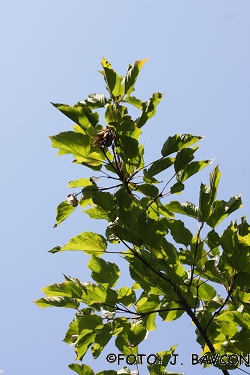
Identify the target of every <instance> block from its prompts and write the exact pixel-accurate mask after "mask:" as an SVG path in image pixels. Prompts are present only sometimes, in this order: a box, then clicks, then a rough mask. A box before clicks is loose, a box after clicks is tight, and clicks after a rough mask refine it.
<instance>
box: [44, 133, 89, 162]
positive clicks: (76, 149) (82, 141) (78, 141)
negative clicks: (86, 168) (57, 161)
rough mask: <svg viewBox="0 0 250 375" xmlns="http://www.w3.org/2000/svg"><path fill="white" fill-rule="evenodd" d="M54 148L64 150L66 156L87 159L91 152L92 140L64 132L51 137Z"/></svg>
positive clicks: (84, 136) (81, 135)
mask: <svg viewBox="0 0 250 375" xmlns="http://www.w3.org/2000/svg"><path fill="white" fill-rule="evenodd" d="M49 138H50V139H51V141H52V147H54V148H58V149H59V150H62V151H63V152H64V154H72V155H74V156H75V158H77V157H83V158H86V157H87V156H88V154H89V151H90V139H89V137H88V136H87V135H84V134H81V133H75V132H72V131H68V132H62V133H59V134H57V135H53V136H50V137H49Z"/></svg>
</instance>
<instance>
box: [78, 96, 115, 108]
mask: <svg viewBox="0 0 250 375" xmlns="http://www.w3.org/2000/svg"><path fill="white" fill-rule="evenodd" d="M107 103H108V101H107V99H106V98H105V95H104V94H90V95H89V96H88V98H87V99H85V100H83V101H81V102H79V104H84V105H86V106H87V107H88V108H89V109H97V108H103V107H105V105H106V104H107Z"/></svg>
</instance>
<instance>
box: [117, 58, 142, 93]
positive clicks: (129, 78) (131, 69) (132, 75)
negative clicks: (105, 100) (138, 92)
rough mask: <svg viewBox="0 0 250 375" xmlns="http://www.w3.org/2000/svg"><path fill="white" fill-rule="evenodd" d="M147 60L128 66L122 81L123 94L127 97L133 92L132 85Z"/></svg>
mask: <svg viewBox="0 0 250 375" xmlns="http://www.w3.org/2000/svg"><path fill="white" fill-rule="evenodd" d="M147 60H148V58H146V59H144V60H137V61H135V62H134V64H133V65H130V64H129V66H128V69H127V73H126V76H125V78H124V80H123V84H124V88H125V93H126V94H127V95H129V94H130V93H131V92H132V91H134V85H135V82H136V80H137V77H138V75H139V72H140V70H141V68H142V67H143V65H144V64H145V62H146V61H147Z"/></svg>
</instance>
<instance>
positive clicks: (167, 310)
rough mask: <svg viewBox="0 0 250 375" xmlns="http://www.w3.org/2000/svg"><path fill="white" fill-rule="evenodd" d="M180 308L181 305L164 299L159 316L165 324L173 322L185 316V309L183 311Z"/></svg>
mask: <svg viewBox="0 0 250 375" xmlns="http://www.w3.org/2000/svg"><path fill="white" fill-rule="evenodd" d="M180 307H181V306H180V304H179V303H177V302H175V301H166V300H165V299H163V301H162V303H161V307H160V312H159V315H160V317H161V318H162V320H163V321H164V322H171V321H173V320H176V319H178V318H180V316H181V315H182V314H184V312H185V311H184V309H183V310H182V309H180Z"/></svg>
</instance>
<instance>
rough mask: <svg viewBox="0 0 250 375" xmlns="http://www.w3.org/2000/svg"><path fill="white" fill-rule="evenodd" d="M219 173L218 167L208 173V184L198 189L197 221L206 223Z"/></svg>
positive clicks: (214, 195)
mask: <svg viewBox="0 0 250 375" xmlns="http://www.w3.org/2000/svg"><path fill="white" fill-rule="evenodd" d="M220 176H221V173H220V171H219V168H218V166H216V167H215V168H214V170H213V171H212V172H211V173H210V184H209V186H208V187H207V186H206V185H204V184H201V187H200V200H199V218H198V219H199V221H200V222H206V220H207V218H208V217H209V215H210V213H211V209H212V205H213V203H214V201H215V198H216V195H217V190H218V185H219V181H220Z"/></svg>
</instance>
